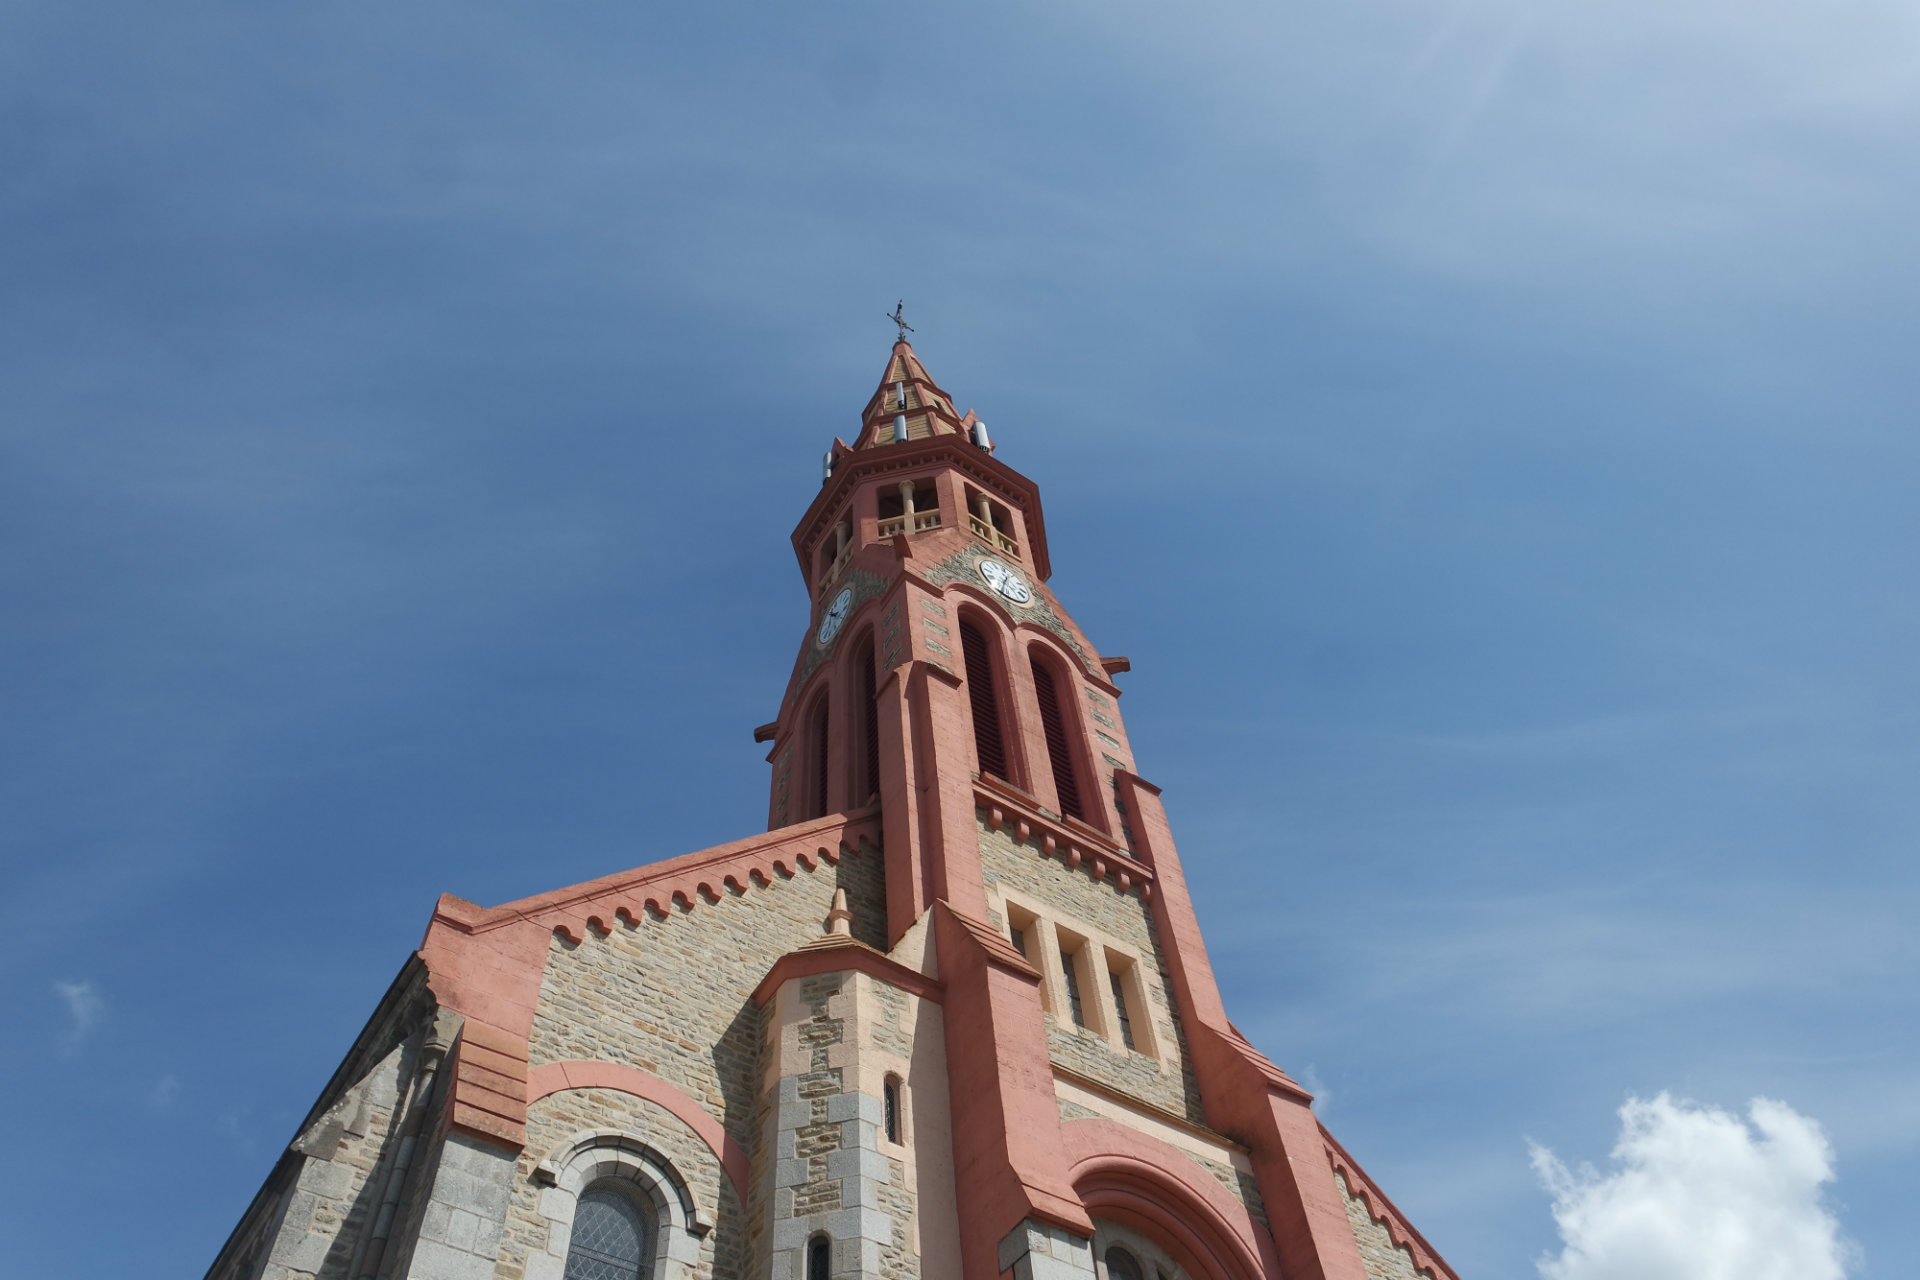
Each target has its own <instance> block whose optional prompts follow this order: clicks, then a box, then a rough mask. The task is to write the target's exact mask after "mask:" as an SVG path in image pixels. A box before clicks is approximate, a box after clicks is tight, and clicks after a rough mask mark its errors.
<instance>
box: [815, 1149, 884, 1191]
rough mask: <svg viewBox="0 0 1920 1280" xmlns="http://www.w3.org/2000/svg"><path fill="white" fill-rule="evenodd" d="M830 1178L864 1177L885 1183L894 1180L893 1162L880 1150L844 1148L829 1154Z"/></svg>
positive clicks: (828, 1167) (828, 1174) (828, 1172)
mask: <svg viewBox="0 0 1920 1280" xmlns="http://www.w3.org/2000/svg"><path fill="white" fill-rule="evenodd" d="M827 1176H828V1177H830V1178H864V1179H867V1180H868V1181H870V1182H874V1183H879V1184H885V1183H888V1182H891V1181H892V1180H893V1162H892V1161H891V1160H889V1159H887V1157H886V1156H884V1155H881V1154H880V1153H879V1152H878V1151H863V1150H860V1149H858V1148H842V1149H841V1150H839V1151H834V1152H830V1153H828V1155H827Z"/></svg>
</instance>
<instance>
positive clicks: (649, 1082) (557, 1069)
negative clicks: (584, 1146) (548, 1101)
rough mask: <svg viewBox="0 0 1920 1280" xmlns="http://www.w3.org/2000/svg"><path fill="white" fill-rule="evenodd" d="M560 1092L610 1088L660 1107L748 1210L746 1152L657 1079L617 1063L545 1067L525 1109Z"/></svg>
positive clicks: (532, 1080) (532, 1076)
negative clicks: (689, 1133)
mask: <svg viewBox="0 0 1920 1280" xmlns="http://www.w3.org/2000/svg"><path fill="white" fill-rule="evenodd" d="M562 1089H612V1090H614V1091H615V1092H617V1093H630V1094H632V1095H633V1096H634V1097H636V1098H645V1099H646V1100H647V1101H648V1102H657V1103H659V1104H660V1105H661V1106H663V1107H665V1108H666V1109H667V1110H669V1111H671V1112H673V1114H674V1115H676V1116H678V1117H679V1118H680V1119H681V1121H683V1122H684V1123H685V1124H686V1126H687V1128H689V1129H691V1130H693V1131H694V1132H695V1133H696V1134H698V1135H699V1136H700V1140H701V1141H702V1142H704V1143H706V1144H707V1146H708V1147H709V1148H710V1149H711V1150H712V1151H713V1154H714V1155H715V1157H717V1158H718V1159H719V1161H720V1167H721V1168H723V1169H725V1170H726V1171H727V1179H728V1181H730V1182H732V1183H733V1194H734V1195H735V1196H736V1197H737V1198H738V1199H739V1201H740V1207H741V1208H743V1209H744V1208H745V1207H746V1204H747V1182H748V1179H749V1176H750V1175H749V1174H748V1171H747V1153H746V1151H745V1150H744V1149H743V1148H742V1147H741V1146H740V1144H739V1143H737V1142H735V1141H734V1140H733V1139H732V1138H731V1137H729V1136H728V1134H727V1131H726V1128H725V1126H723V1125H722V1124H721V1123H720V1122H719V1121H718V1120H715V1119H714V1118H713V1114H712V1113H711V1112H709V1111H708V1110H707V1109H706V1108H705V1107H703V1106H701V1105H700V1104H699V1103H697V1102H695V1101H694V1100H693V1099H692V1098H690V1097H688V1096H687V1095H686V1094H684V1093H682V1092H681V1091H680V1090H678V1089H676V1088H674V1087H673V1086H672V1085H670V1084H668V1083H667V1082H666V1081H665V1080H662V1079H661V1078H660V1077H659V1076H656V1075H653V1074H651V1073H650V1072H646V1071H642V1070H640V1068H638V1067H629V1066H624V1065H622V1064H621V1063H618V1062H584V1061H578V1060H576V1061H572V1062H549V1063H547V1064H546V1065H545V1066H540V1067H535V1068H534V1069H533V1070H532V1071H530V1072H528V1073H527V1105H528V1106H532V1105H533V1104H534V1103H536V1102H538V1101H539V1100H540V1099H542V1098H544V1097H546V1096H547V1095H548V1094H552V1093H559V1092H560V1091H561V1090H562Z"/></svg>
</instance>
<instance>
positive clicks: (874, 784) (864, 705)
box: [854, 631, 880, 800]
mask: <svg viewBox="0 0 1920 1280" xmlns="http://www.w3.org/2000/svg"><path fill="white" fill-rule="evenodd" d="M873 659H874V654H873V632H872V631H868V632H867V634H866V638H865V639H864V640H862V641H861V643H860V648H859V649H858V650H857V651H856V654H855V657H854V661H855V662H856V663H858V664H859V667H860V677H859V679H858V680H857V681H856V682H855V685H854V687H855V688H857V689H858V690H859V691H860V745H861V752H860V754H861V757H862V759H861V762H860V767H861V769H862V770H863V778H862V780H863V782H864V783H865V792H864V794H863V796H862V799H866V800H871V799H873V798H874V797H875V796H877V795H879V794H880V708H879V706H878V704H877V703H876V702H875V701H874V700H875V699H876V698H877V697H879V694H880V689H879V681H880V675H879V673H878V672H877V671H875V670H874V660H873Z"/></svg>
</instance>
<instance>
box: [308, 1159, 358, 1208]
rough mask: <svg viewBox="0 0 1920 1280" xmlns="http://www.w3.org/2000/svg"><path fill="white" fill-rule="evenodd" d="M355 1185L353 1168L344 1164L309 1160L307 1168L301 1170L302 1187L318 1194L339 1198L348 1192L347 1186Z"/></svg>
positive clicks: (329, 1197)
mask: <svg viewBox="0 0 1920 1280" xmlns="http://www.w3.org/2000/svg"><path fill="white" fill-rule="evenodd" d="M352 1185H353V1170H352V1169H351V1168H349V1167H348V1166H346V1165H344V1164H329V1163H327V1162H326V1161H324V1160H309V1161H307V1164H306V1168H304V1169H302V1170H301V1171H300V1189H301V1190H302V1191H311V1192H313V1193H314V1194H315V1195H317V1196H325V1197H326V1198H327V1199H330V1200H337V1199H339V1198H340V1197H341V1196H344V1195H346V1194H347V1188H348V1187H350V1186H352Z"/></svg>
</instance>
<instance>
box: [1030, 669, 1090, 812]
mask: <svg viewBox="0 0 1920 1280" xmlns="http://www.w3.org/2000/svg"><path fill="white" fill-rule="evenodd" d="M1033 691H1034V694H1035V695H1036V697H1037V698H1038V700H1039V703H1040V728H1041V730H1042V732H1043V733H1044V734H1045V735H1046V739H1047V763H1049V764H1051V765H1052V766H1053V788H1054V790H1055V791H1058V792H1059V793H1060V812H1061V813H1063V814H1065V815H1066V816H1067V817H1069V818H1079V819H1080V820H1081V821H1083V822H1084V821H1086V814H1085V813H1084V812H1082V811H1081V808H1080V784H1079V782H1078V781H1077V780H1076V779H1075V777H1074V774H1073V753H1072V750H1071V748H1070V746H1069V744H1068V742H1067V726H1066V721H1065V719H1064V718H1063V717H1062V716H1061V714H1060V695H1059V692H1058V691H1057V690H1056V689H1055V688H1054V683H1053V673H1052V672H1051V671H1049V670H1047V667H1046V664H1045V663H1043V662H1041V661H1040V660H1039V659H1038V658H1035V659H1034V660H1033Z"/></svg>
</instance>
